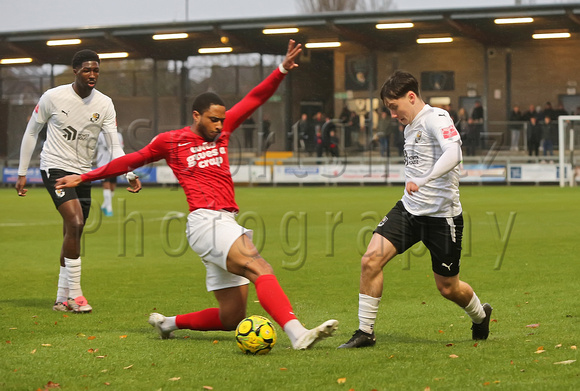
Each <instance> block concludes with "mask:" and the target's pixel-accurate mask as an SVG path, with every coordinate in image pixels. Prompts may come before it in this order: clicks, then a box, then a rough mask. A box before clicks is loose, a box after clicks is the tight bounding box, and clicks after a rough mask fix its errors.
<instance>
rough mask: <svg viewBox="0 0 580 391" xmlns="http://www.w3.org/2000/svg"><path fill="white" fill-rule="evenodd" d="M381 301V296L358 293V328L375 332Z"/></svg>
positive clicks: (370, 332)
mask: <svg viewBox="0 0 580 391" xmlns="http://www.w3.org/2000/svg"><path fill="white" fill-rule="evenodd" d="M380 302H381V298H380V297H371V296H367V295H364V294H362V293H359V294H358V321H359V326H358V328H359V329H360V330H362V331H364V332H365V333H368V334H372V332H373V329H374V327H375V321H376V319H377V313H378V312H379V303H380Z"/></svg>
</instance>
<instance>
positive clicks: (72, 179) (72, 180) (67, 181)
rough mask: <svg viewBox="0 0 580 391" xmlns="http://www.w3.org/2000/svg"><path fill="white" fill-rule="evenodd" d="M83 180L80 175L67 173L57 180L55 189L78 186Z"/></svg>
mask: <svg viewBox="0 0 580 391" xmlns="http://www.w3.org/2000/svg"><path fill="white" fill-rule="evenodd" d="M81 182H82V180H81V176H80V175H76V174H75V175H67V176H64V177H62V178H58V179H57V180H56V185H55V186H54V188H55V189H62V188H65V187H77V186H78V185H80V184H81Z"/></svg>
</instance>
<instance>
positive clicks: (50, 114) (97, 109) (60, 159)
mask: <svg viewBox="0 0 580 391" xmlns="http://www.w3.org/2000/svg"><path fill="white" fill-rule="evenodd" d="M45 123H46V124H47V131H46V141H45V143H44V145H43V147H42V152H41V153H40V169H41V170H45V171H48V170H49V169H51V168H57V169H61V170H65V171H69V172H74V173H78V174H84V173H86V172H89V171H90V170H91V168H92V160H93V157H94V155H95V149H96V146H97V138H98V136H99V133H100V132H101V131H102V132H103V133H105V135H109V137H107V138H108V139H109V140H110V141H111V145H110V147H111V151H112V155H113V158H116V157H119V156H123V155H124V152H123V150H122V148H121V147H120V146H119V142H118V138H117V136H116V134H117V119H116V113H115V107H114V106H113V102H112V100H111V98H109V97H108V96H106V95H104V94H103V93H101V92H100V91H98V90H96V89H93V90H92V91H91V94H90V95H89V96H87V97H86V98H84V99H83V98H81V97H80V96H79V95H78V94H77V93H76V92H75V91H74V89H73V87H72V84H66V85H62V86H59V87H55V88H51V89H50V90H48V91H46V92H45V93H44V94H43V95H42V97H41V98H40V100H39V102H38V104H37V105H36V108H35V109H34V111H33V113H32V117H31V118H30V121H29V123H28V126H27V128H26V132H25V134H24V137H23V140H22V146H21V150H20V165H19V167H18V175H26V170H27V169H28V165H29V164H30V158H31V157H32V152H33V151H34V145H35V143H36V139H37V137H38V133H39V132H40V130H41V129H42V126H43V125H44V124H45ZM31 145H32V148H31Z"/></svg>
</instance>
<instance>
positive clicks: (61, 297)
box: [56, 266, 68, 303]
mask: <svg viewBox="0 0 580 391" xmlns="http://www.w3.org/2000/svg"><path fill="white" fill-rule="evenodd" d="M67 300H68V272H67V270H66V267H64V266H60V273H59V274H58V290H57V291H56V302H57V303H66V301H67Z"/></svg>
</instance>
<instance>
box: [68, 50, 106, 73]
mask: <svg viewBox="0 0 580 391" xmlns="http://www.w3.org/2000/svg"><path fill="white" fill-rule="evenodd" d="M87 61H96V62H98V63H99V64H100V63H101V59H100V58H99V55H98V54H97V52H95V51H93V50H90V49H83V50H79V51H78V52H76V53H75V55H74V56H73V59H72V67H73V69H77V68H79V67H80V66H82V65H83V62H87Z"/></svg>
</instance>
